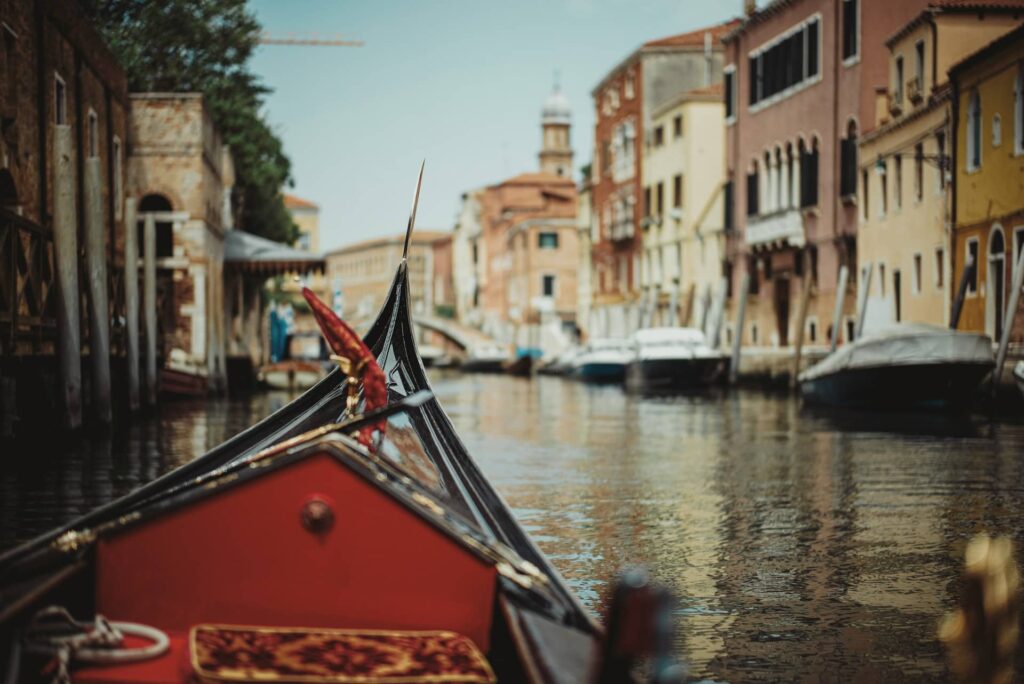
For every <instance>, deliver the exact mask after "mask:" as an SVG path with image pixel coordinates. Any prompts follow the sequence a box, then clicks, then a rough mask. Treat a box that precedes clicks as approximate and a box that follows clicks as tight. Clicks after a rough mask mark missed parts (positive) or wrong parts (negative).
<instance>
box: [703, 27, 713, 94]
mask: <svg viewBox="0 0 1024 684" xmlns="http://www.w3.org/2000/svg"><path fill="white" fill-rule="evenodd" d="M713 64H714V56H713V55H712V52H711V31H705V32H704V86H705V87H707V86H709V85H711V68H712V66H713Z"/></svg>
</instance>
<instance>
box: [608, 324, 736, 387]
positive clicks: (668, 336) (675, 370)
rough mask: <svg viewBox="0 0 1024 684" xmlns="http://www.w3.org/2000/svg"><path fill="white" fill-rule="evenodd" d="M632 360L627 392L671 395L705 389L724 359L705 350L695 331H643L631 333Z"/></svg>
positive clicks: (700, 335)
mask: <svg viewBox="0 0 1024 684" xmlns="http://www.w3.org/2000/svg"><path fill="white" fill-rule="evenodd" d="M630 342H631V343H632V345H633V358H632V359H630V361H629V363H628V364H626V389H627V390H630V391H632V392H672V391H682V390H688V389H695V388H699V387H706V386H707V385H710V384H711V383H712V382H714V381H715V380H716V379H717V378H718V377H719V376H720V375H721V374H722V370H723V369H724V367H725V361H726V357H725V355H724V354H722V353H721V352H719V351H717V350H715V349H712V348H711V347H709V346H708V343H707V340H706V339H705V337H704V333H703V332H701V331H700V330H697V329H695V328H671V327H665V328H643V329H641V330H637V331H636V332H635V333H633V336H632V338H631V339H630Z"/></svg>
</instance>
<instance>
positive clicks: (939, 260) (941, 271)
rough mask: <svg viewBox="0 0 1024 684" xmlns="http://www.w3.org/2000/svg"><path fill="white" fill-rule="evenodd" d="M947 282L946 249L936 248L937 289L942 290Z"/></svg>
mask: <svg viewBox="0 0 1024 684" xmlns="http://www.w3.org/2000/svg"><path fill="white" fill-rule="evenodd" d="M945 283H946V250H944V249H943V248H942V247H936V248H935V289H937V290H941V289H942V288H943V287H944V286H945Z"/></svg>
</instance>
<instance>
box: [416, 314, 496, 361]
mask: <svg viewBox="0 0 1024 684" xmlns="http://www.w3.org/2000/svg"><path fill="white" fill-rule="evenodd" d="M412 322H413V323H415V324H416V325H418V326H420V327H421V328H425V329H427V330H432V331H434V332H436V333H438V334H440V335H442V336H443V337H445V338H447V339H449V340H451V341H452V342H453V343H454V344H455V345H456V346H458V347H460V348H461V349H463V350H465V351H467V352H468V351H469V350H470V349H473V348H474V347H479V346H481V345H485V344H494V340H493V339H491V338H490V337H488V336H487V335H486V334H484V333H482V332H480V331H479V330H477V329H476V328H470V327H469V326H466V325H462V324H460V323H457V322H455V321H453V320H452V319H450V318H438V317H437V316H425V315H423V314H413V316H412Z"/></svg>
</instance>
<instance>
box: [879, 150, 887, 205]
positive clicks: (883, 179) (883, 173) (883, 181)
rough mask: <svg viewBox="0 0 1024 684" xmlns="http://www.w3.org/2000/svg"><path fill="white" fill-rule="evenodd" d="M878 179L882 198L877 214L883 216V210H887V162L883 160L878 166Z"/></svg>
mask: <svg viewBox="0 0 1024 684" xmlns="http://www.w3.org/2000/svg"><path fill="white" fill-rule="evenodd" d="M878 180H879V185H880V187H881V189H882V199H881V203H880V204H879V206H878V215H879V216H885V212H887V211H889V162H888V160H883V161H882V162H881V165H880V166H879V167H878Z"/></svg>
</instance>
